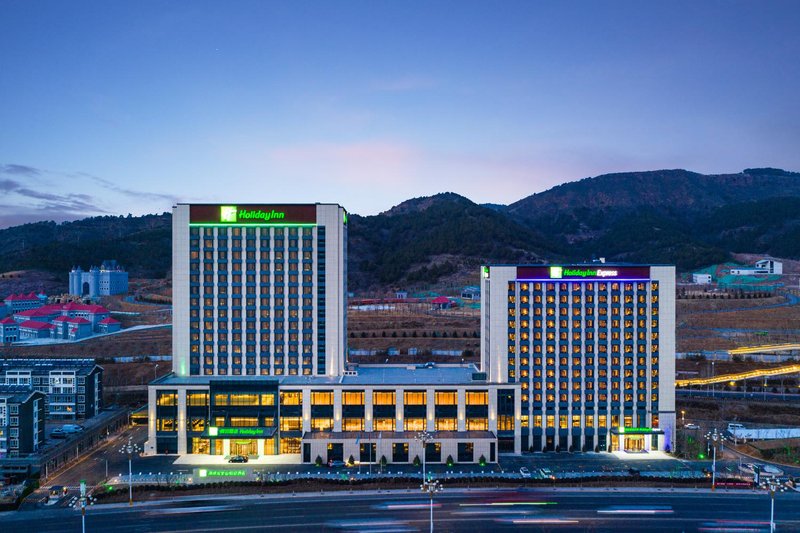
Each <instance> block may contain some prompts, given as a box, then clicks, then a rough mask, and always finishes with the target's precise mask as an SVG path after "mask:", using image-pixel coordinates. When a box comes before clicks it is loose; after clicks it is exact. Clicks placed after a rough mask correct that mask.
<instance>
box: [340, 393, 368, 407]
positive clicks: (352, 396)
mask: <svg viewBox="0 0 800 533" xmlns="http://www.w3.org/2000/svg"><path fill="white" fill-rule="evenodd" d="M342 405H364V391H345V392H342Z"/></svg>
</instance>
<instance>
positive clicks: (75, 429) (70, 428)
mask: <svg viewBox="0 0 800 533" xmlns="http://www.w3.org/2000/svg"><path fill="white" fill-rule="evenodd" d="M83 429H84V428H83V426H79V425H77V424H64V425H63V426H61V431H63V432H64V433H66V434H70V433H80V432H81V431H83Z"/></svg>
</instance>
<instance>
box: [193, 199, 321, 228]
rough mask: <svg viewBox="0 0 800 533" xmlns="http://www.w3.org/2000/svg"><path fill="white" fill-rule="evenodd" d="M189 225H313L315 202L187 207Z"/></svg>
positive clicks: (315, 209)
mask: <svg viewBox="0 0 800 533" xmlns="http://www.w3.org/2000/svg"><path fill="white" fill-rule="evenodd" d="M189 223H190V224H203V225H205V224H208V225H227V224H231V225H250V226H255V225H262V226H263V225H279V226H282V225H287V226H289V225H295V224H302V225H313V224H316V223H317V206H316V205H314V204H286V205H255V204H245V205H214V204H202V205H201V204H198V205H191V206H190V207H189Z"/></svg>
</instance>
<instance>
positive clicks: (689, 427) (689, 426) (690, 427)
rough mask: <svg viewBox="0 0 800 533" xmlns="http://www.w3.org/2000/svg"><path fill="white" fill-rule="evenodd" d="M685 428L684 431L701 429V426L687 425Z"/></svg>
mask: <svg viewBox="0 0 800 533" xmlns="http://www.w3.org/2000/svg"><path fill="white" fill-rule="evenodd" d="M683 428H684V429H700V426H698V425H697V424H686V425H685V426H683Z"/></svg>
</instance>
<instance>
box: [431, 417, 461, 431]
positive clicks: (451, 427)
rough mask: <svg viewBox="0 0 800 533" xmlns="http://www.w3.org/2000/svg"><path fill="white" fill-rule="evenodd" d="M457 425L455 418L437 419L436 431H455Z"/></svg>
mask: <svg viewBox="0 0 800 533" xmlns="http://www.w3.org/2000/svg"><path fill="white" fill-rule="evenodd" d="M457 429H458V424H457V422H456V419H455V418H437V419H436V431H456V430H457Z"/></svg>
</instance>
